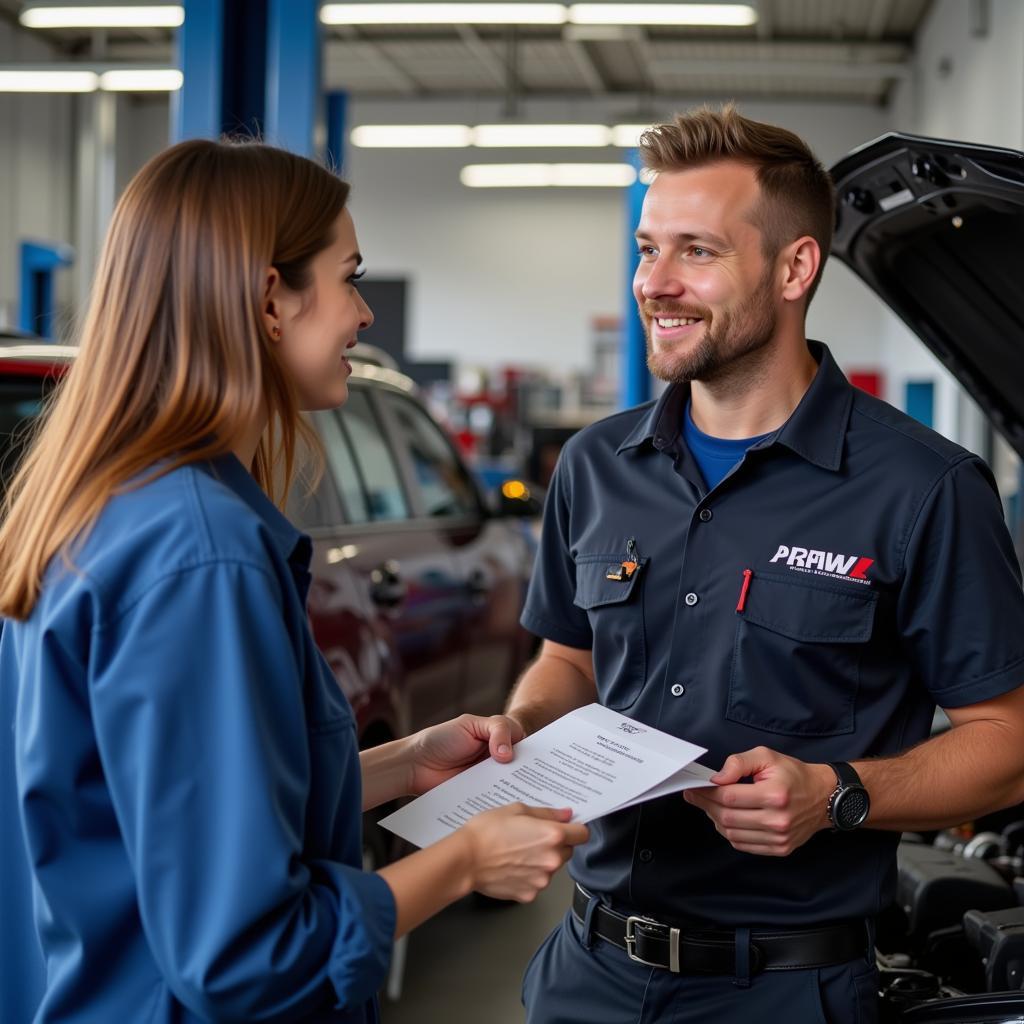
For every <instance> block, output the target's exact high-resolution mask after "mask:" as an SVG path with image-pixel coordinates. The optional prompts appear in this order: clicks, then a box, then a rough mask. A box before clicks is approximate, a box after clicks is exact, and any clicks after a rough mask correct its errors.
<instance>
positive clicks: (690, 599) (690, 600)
mask: <svg viewBox="0 0 1024 1024" xmlns="http://www.w3.org/2000/svg"><path fill="white" fill-rule="evenodd" d="M683 600H684V601H685V602H686V603H687V604H688V605H689V606H690V607H691V608H692V607H693V606H694V605H695V604H696V603H697V602H698V601H699V600H700V598H699V597H698V596H697V595H696V594H695V593H693V592H692V591H691V592H690V593H689V594H687V595H686V597H684V598H683Z"/></svg>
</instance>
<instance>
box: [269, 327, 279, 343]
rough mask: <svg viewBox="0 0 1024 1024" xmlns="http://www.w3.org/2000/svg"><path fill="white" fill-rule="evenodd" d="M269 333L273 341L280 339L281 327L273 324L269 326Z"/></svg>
mask: <svg viewBox="0 0 1024 1024" xmlns="http://www.w3.org/2000/svg"><path fill="white" fill-rule="evenodd" d="M270 333H271V334H272V335H273V336H274V341H280V340H281V328H280V327H278V326H277V324H274V326H273V327H271V328H270Z"/></svg>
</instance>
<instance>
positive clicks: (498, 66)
mask: <svg viewBox="0 0 1024 1024" xmlns="http://www.w3.org/2000/svg"><path fill="white" fill-rule="evenodd" d="M455 30H456V32H458V33H459V38H460V39H461V40H462V41H463V43H465V45H466V49H467V50H469V52H470V53H471V54H473V56H474V57H475V58H476V61H477V63H478V64H479V65H480V67H482V68H483V69H484V71H485V72H487V76H488V78H490V79H491V81H493V82H494V84H495V85H498V86H501V87H502V88H504V87H505V83H506V72H505V68H504V65H503V64H502V62H501V60H500V59H499V58H498V57H497V56H496V55H495V53H494V51H493V50H492V49H491V48H490V47H489V46H488V45H487V44H486V43H485V42H484V41H483V40H482V39H481V38H480V34H479V33H478V32H477V30H476V29H475V28H473V26H472V25H456V26H455Z"/></svg>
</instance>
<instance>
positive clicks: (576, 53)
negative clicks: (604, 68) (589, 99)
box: [565, 39, 608, 96]
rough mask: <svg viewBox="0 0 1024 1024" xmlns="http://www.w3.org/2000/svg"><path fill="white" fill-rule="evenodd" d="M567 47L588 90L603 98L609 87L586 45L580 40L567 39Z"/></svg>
mask: <svg viewBox="0 0 1024 1024" xmlns="http://www.w3.org/2000/svg"><path fill="white" fill-rule="evenodd" d="M565 47H566V49H567V50H568V51H569V57H570V59H571V60H572V62H573V64H575V65H576V70H577V71H578V72H579V73H580V76H581V77H582V78H583V81H584V82H586V83H587V88H588V89H589V90H590V91H591V93H592V94H593V95H594V96H603V95H604V93H605V92H606V91H607V90H608V86H607V85H606V83H605V80H604V78H602V77H601V72H600V71H598V69H597V65H596V64H595V63H594V61H593V59H592V58H591V56H590V51H589V50H587V46H586V43H581V42H580V41H579V40H578V39H566V40H565Z"/></svg>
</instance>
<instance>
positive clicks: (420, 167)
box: [344, 102, 888, 370]
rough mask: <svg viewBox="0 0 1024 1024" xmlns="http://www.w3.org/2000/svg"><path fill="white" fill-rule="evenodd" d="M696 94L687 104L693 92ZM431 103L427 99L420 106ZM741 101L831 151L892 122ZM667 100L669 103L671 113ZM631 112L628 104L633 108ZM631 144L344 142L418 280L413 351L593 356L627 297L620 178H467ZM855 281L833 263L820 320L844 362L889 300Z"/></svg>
mask: <svg viewBox="0 0 1024 1024" xmlns="http://www.w3.org/2000/svg"><path fill="white" fill-rule="evenodd" d="M686 105H690V104H681V105H680V106H686ZM424 106H426V107H428V108H429V109H428V110H427V111H426V112H424V111H423V110H422V109H420V108H422V107H424ZM741 109H742V110H743V111H744V113H746V114H748V115H749V116H751V117H755V118H759V119H763V120H771V121H775V122H777V123H779V124H783V125H785V126H787V127H789V128H792V129H793V130H795V131H797V132H799V133H800V134H801V135H803V136H804V137H805V138H807V139H808V141H809V142H810V143H811V145H812V146H813V147H814V148H815V150H816V152H817V153H818V155H819V156H820V157H821V159H822V160H824V161H825V162H826V164H827V163H831V162H832V161H834V160H836V159H837V158H838V157H840V156H842V155H843V154H844V153H845V152H846V151H847V150H848V149H850V148H851V147H852V146H855V145H857V144H859V143H861V142H864V141H866V140H868V139H871V138H873V137H875V136H877V135H879V134H881V132H882V131H884V130H885V129H886V128H887V127H888V124H887V117H886V113H885V111H883V110H880V109H875V108H869V107H865V106H855V105H838V104H814V103H781V102H780V103H772V104H758V103H744V104H742V105H741ZM672 112H673V108H672V107H670V106H669V107H666V108H665V109H664V110H663V111H661V112H660V116H664V117H668V116H670V115H671V113H672ZM418 116H419V117H420V118H422V119H423V120H427V121H432V122H437V123H451V122H454V123H462V124H467V123H468V124H473V123H480V122H485V121H489V120H498V119H499V118H500V111H499V110H497V109H496V108H494V107H492V106H491V105H490V104H486V103H476V104H472V105H469V104H463V105H459V104H440V103H438V104H424V103H420V104H418ZM408 118H409V113H408V110H407V108H406V109H403V107H402V105H400V104H395V103H370V102H353V104H352V107H351V123H352V124H363V123H401V122H403V121H407V120H408ZM523 118H524V120H546V121H553V122H559V121H562V120H570V121H579V120H595V121H598V122H600V123H607V112H606V111H604V110H603V109H597V108H591V107H590V106H589V105H588V104H587V103H586V102H579V103H574V104H571V105H567V104H562V105H554V104H536V103H535V104H527V105H526V108H525V109H524V111H523ZM621 120H622V121H629V120H631V118H630V117H629V116H628V115H624V116H622V118H621ZM623 152H624V151H622V150H614V149H609V150H607V151H595V150H576V151H572V150H557V151H556V150H519V151H510V150H500V151H494V150H491V151H488V150H481V149H465V150H421V151H415V150H413V151H403V152H399V151H389V150H367V149H355V148H351V147H350V148H349V151H348V153H347V159H346V164H345V168H344V172H345V174H346V175H347V176H348V177H349V178H350V180H351V181H352V183H353V197H352V211H353V215H354V217H355V221H356V228H357V231H358V232H359V235H360V244H361V245H362V248H363V252H364V253H365V254H366V256H367V260H368V265H369V267H370V271H371V273H372V274H381V275H386V276H393V275H398V276H406V277H408V278H409V280H410V282H411V295H410V308H409V319H408V322H409V331H410V337H409V339H408V341H409V348H410V351H411V352H412V354H413V355H414V356H415V357H416V358H421V359H439V358H454V359H456V360H459V361H463V362H468V363H472V364H475V365H484V366H491V367H496V366H500V365H503V364H509V363H517V364H529V365H535V366H542V367H550V368H552V369H556V370H559V369H569V368H574V367H578V368H582V367H585V366H587V365H589V363H590V357H591V354H590V322H591V318H592V317H594V316H595V315H607V314H622V313H624V312H625V311H626V301H627V299H626V295H627V288H626V279H625V274H626V270H625V267H626V256H627V252H628V248H627V246H628V244H629V235H630V232H631V231H632V226H631V225H630V226H627V215H626V199H625V194H624V193H623V192H622V191H619V190H614V189H593V190H586V189H563V190H559V189H538V190H531V189H495V190H491V189H469V188H466V187H464V186H463V185H461V184H460V182H459V178H458V174H459V169H460V168H461V167H462V166H463V165H464V164H466V163H470V162H504V161H516V162H519V161H523V162H529V161H538V162H559V161H575V160H583V161H591V160H596V159H605V160H616V159H622V154H623ZM862 305H863V303H862V300H861V294H860V291H859V285H858V283H857V282H856V281H855V280H854V279H852V276H851V275H850V274H849V273H848V272H847V271H846V270H845V269H844V268H843V267H841V266H835V267H832V266H830V267H828V268H827V269H826V273H825V278H824V280H823V282H822V286H821V289H820V291H819V294H818V296H817V297H816V298H815V302H814V306H813V307H812V318H811V329H812V333H813V334H814V335H815V336H818V337H821V338H822V340H827V341H828V342H829V343H830V344H831V345H832V346H833V348H834V350H835V351H836V352H837V354H838V355H839V356H840V358H841V359H842V360H843V361H844V362H852V363H858V364H862V365H863V364H867V363H873V362H875V361H876V360H877V351H876V339H877V338H878V336H879V334H880V333H881V329H880V318H881V317H882V316H884V314H883V312H882V311H881V310H876V311H870V312H868V313H867V314H865V313H864V312H863V310H862V308H861V307H862Z"/></svg>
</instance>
